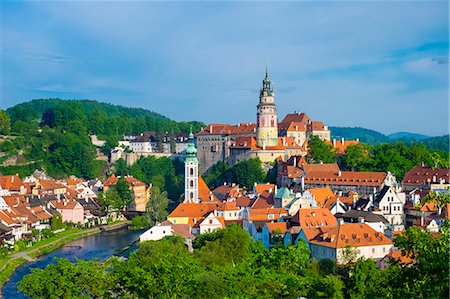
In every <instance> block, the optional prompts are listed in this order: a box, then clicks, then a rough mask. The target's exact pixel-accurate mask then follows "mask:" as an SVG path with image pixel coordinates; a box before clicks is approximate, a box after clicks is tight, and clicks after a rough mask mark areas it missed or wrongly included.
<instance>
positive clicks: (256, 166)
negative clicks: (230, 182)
mask: <svg viewBox="0 0 450 299" xmlns="http://www.w3.org/2000/svg"><path fill="white" fill-rule="evenodd" d="M231 171H232V173H233V177H234V182H235V183H238V184H239V185H241V186H244V187H247V188H250V187H252V186H253V184H254V183H255V182H256V183H258V182H262V181H263V180H264V179H265V177H266V175H265V173H264V171H263V170H262V167H261V160H259V158H254V159H248V160H246V161H242V162H239V163H237V164H236V165H234V166H233V167H232V168H231Z"/></svg>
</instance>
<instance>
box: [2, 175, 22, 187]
mask: <svg viewBox="0 0 450 299" xmlns="http://www.w3.org/2000/svg"><path fill="white" fill-rule="evenodd" d="M20 186H23V181H22V180H21V179H20V178H19V176H17V175H4V176H0V187H1V188H2V189H6V190H12V191H20Z"/></svg>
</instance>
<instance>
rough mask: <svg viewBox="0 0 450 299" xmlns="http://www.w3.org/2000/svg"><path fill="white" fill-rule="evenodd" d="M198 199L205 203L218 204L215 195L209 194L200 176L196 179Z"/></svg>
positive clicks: (209, 191)
mask: <svg viewBox="0 0 450 299" xmlns="http://www.w3.org/2000/svg"><path fill="white" fill-rule="evenodd" d="M198 198H199V199H201V201H202V202H205V203H206V202H218V200H217V197H216V195H214V194H213V193H212V192H211V190H210V189H209V187H208V185H206V183H205V181H204V180H203V178H202V177H201V176H199V177H198Z"/></svg>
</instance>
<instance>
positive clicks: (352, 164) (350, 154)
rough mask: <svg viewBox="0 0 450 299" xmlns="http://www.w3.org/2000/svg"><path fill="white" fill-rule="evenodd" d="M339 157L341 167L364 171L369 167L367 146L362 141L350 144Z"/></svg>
mask: <svg viewBox="0 0 450 299" xmlns="http://www.w3.org/2000/svg"><path fill="white" fill-rule="evenodd" d="M345 152H346V153H345V155H343V156H342V157H341V162H342V164H343V167H344V168H345V169H348V170H352V171H355V170H357V171H364V170H366V169H367V168H368V167H370V165H369V164H370V156H369V147H368V146H367V145H365V144H363V143H357V144H351V145H349V146H348V147H347V149H346V151H345Z"/></svg>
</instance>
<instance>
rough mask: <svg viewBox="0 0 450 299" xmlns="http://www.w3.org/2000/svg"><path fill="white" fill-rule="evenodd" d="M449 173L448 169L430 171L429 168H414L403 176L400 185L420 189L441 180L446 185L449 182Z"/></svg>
mask: <svg viewBox="0 0 450 299" xmlns="http://www.w3.org/2000/svg"><path fill="white" fill-rule="evenodd" d="M449 173H450V169H449V168H443V169H432V168H431V167H425V166H415V167H414V168H413V169H411V170H410V171H408V172H407V173H406V174H405V177H404V178H403V181H402V184H403V185H408V186H417V187H420V186H422V185H426V184H430V183H439V180H441V179H442V180H443V181H444V183H446V184H448V183H449V182H450V181H449ZM433 178H434V181H433Z"/></svg>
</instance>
